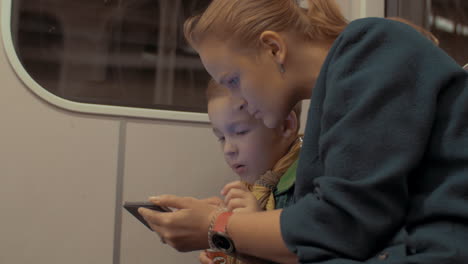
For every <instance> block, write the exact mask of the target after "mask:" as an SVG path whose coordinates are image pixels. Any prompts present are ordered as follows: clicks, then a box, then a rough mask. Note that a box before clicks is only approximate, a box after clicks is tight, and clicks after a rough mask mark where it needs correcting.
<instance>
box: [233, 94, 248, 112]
mask: <svg viewBox="0 0 468 264" xmlns="http://www.w3.org/2000/svg"><path fill="white" fill-rule="evenodd" d="M234 109H238V110H247V101H246V100H245V99H243V98H240V97H238V98H237V99H236V102H235V104H234Z"/></svg>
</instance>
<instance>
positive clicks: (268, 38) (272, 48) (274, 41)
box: [260, 30, 287, 65]
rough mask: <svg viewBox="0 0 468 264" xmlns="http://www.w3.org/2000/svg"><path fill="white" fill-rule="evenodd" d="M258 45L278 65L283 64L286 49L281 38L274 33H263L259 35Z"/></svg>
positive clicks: (284, 42) (268, 31)
mask: <svg viewBox="0 0 468 264" xmlns="http://www.w3.org/2000/svg"><path fill="white" fill-rule="evenodd" d="M260 43H261V44H262V46H263V48H264V49H265V50H266V51H267V53H268V54H269V55H270V56H272V57H273V59H274V60H275V62H276V63H277V64H278V65H282V64H284V61H285V58H286V53H287V47H286V41H285V39H284V37H283V36H281V35H280V34H279V33H278V32H275V31H270V30H267V31H264V32H263V33H262V34H261V35H260Z"/></svg>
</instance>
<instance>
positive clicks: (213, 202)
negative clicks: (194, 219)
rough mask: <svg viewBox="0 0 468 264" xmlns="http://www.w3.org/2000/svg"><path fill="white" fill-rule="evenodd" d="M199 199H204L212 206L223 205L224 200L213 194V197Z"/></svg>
mask: <svg viewBox="0 0 468 264" xmlns="http://www.w3.org/2000/svg"><path fill="white" fill-rule="evenodd" d="M201 201H204V202H206V203H208V204H210V205H214V206H222V205H224V201H223V200H222V199H221V198H219V197H217V196H213V197H210V198H206V199H203V200H201Z"/></svg>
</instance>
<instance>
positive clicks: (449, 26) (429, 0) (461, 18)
mask: <svg viewBox="0 0 468 264" xmlns="http://www.w3.org/2000/svg"><path fill="white" fill-rule="evenodd" d="M386 16H400V17H403V18H406V19H408V20H411V21H412V22H414V23H415V24H417V25H420V26H423V27H425V28H426V29H428V30H430V31H431V32H432V33H433V34H434V35H435V36H436V37H437V38H438V39H439V42H440V45H439V46H440V47H441V48H442V49H444V50H445V51H446V52H447V53H448V54H449V55H450V56H452V57H453V58H454V59H455V60H456V61H457V62H458V63H459V64H460V65H462V66H463V65H465V64H466V63H468V49H467V48H466V47H468V1H466V0H412V1H406V0H386Z"/></svg>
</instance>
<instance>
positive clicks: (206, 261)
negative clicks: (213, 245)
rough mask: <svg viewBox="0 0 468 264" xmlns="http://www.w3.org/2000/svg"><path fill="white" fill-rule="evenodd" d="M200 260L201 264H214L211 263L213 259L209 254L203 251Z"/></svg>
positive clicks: (199, 256)
mask: <svg viewBox="0 0 468 264" xmlns="http://www.w3.org/2000/svg"><path fill="white" fill-rule="evenodd" d="M198 260H200V263H201V264H212V263H213V262H212V261H211V259H210V258H209V257H208V254H207V253H206V251H204V250H203V251H202V252H200V255H198Z"/></svg>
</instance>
